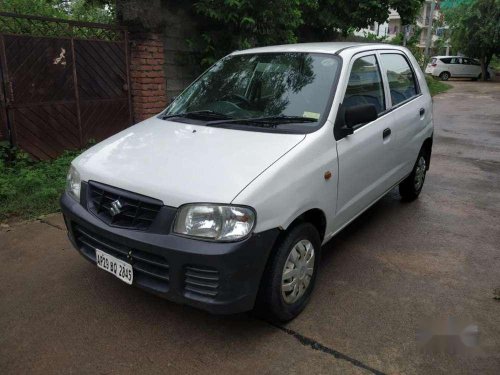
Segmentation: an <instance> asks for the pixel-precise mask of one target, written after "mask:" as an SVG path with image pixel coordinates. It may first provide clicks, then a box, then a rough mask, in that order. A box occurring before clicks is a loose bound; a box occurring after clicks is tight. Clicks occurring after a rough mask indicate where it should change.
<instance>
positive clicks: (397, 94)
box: [380, 51, 432, 184]
mask: <svg viewBox="0 0 500 375" xmlns="http://www.w3.org/2000/svg"><path fill="white" fill-rule="evenodd" d="M380 63H381V66H382V71H383V74H384V79H385V80H386V84H387V86H388V90H389V92H390V98H389V108H390V114H389V118H390V122H391V129H392V134H393V139H392V143H393V155H392V156H393V166H394V169H393V170H392V171H391V181H393V184H395V183H397V182H399V181H401V180H402V179H403V178H405V177H406V176H407V175H408V174H409V173H410V172H411V170H412V168H413V165H414V163H415V161H416V158H417V155H418V152H419V151H420V147H421V146H422V144H421V139H422V132H423V131H425V125H426V124H427V123H428V122H429V121H430V119H431V118H432V113H431V108H430V100H429V98H426V97H424V96H423V95H422V93H421V89H420V87H419V83H418V79H417V76H416V74H417V72H416V70H415V69H416V68H414V67H413V66H412V64H411V62H410V59H409V58H408V56H406V55H405V54H404V53H403V52H399V51H390V52H389V51H387V52H384V51H383V52H381V53H380ZM420 74H421V73H420Z"/></svg>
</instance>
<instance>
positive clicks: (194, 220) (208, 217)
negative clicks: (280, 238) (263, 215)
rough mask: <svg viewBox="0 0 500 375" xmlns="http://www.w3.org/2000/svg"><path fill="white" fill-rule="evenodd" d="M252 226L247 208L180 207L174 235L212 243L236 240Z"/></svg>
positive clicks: (211, 205) (244, 234) (248, 231)
mask: <svg viewBox="0 0 500 375" xmlns="http://www.w3.org/2000/svg"><path fill="white" fill-rule="evenodd" d="M254 224H255V212H254V211H253V210H252V209H251V208H248V207H238V206H221V205H215V204H188V205H185V206H182V207H180V208H179V212H178V213H177V217H176V219H175V225H174V232H175V233H178V234H183V235H185V236H190V237H196V238H203V239H207V240H212V241H236V240H240V239H242V238H244V237H246V236H247V235H248V234H250V232H251V231H252V229H253V227H254Z"/></svg>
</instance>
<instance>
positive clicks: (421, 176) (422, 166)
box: [414, 156, 427, 191]
mask: <svg viewBox="0 0 500 375" xmlns="http://www.w3.org/2000/svg"><path fill="white" fill-rule="evenodd" d="M426 169H427V165H426V163H425V158H424V157H423V156H421V157H420V158H419V159H418V162H417V168H416V169H415V181H414V185H415V190H417V191H418V190H420V189H421V188H422V185H423V184H424V180H425V172H426Z"/></svg>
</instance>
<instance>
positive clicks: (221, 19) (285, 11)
mask: <svg viewBox="0 0 500 375" xmlns="http://www.w3.org/2000/svg"><path fill="white" fill-rule="evenodd" d="M423 2H424V0H356V1H353V0H198V1H195V2H194V10H195V13H196V15H197V16H198V18H199V19H198V25H199V28H200V33H199V35H201V39H198V40H191V42H192V43H193V45H194V47H195V48H194V49H195V50H200V49H201V50H202V55H203V57H202V62H203V64H204V65H209V64H211V63H212V62H214V61H216V60H217V59H218V58H220V57H221V56H224V55H225V54H227V53H229V52H231V51H233V50H237V49H244V48H249V47H254V46H261V45H271V44H282V43H293V42H303V41H321V40H323V41H326V40H329V41H331V40H335V39H336V38H337V37H338V35H339V34H344V35H347V34H348V33H349V31H350V30H352V29H356V28H358V29H359V28H363V27H366V26H368V25H370V24H373V23H374V22H380V23H382V22H385V21H386V20H387V18H388V16H389V9H391V8H392V9H395V10H397V11H398V13H399V14H400V15H401V18H402V21H403V23H404V24H411V23H413V20H414V18H415V16H416V14H417V13H418V11H419V9H420V8H421V5H422V3H423Z"/></svg>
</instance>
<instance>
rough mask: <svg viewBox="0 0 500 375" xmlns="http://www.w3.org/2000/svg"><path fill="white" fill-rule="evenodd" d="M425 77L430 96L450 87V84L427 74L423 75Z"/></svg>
mask: <svg viewBox="0 0 500 375" xmlns="http://www.w3.org/2000/svg"><path fill="white" fill-rule="evenodd" d="M425 79H426V81H427V86H429V90H430V92H431V96H435V95H437V94H441V93H442V92H446V91H448V90H449V89H451V87H452V86H451V85H449V84H447V83H444V82H441V81H438V80H437V79H435V78H433V77H432V76H429V75H427V76H425Z"/></svg>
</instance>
